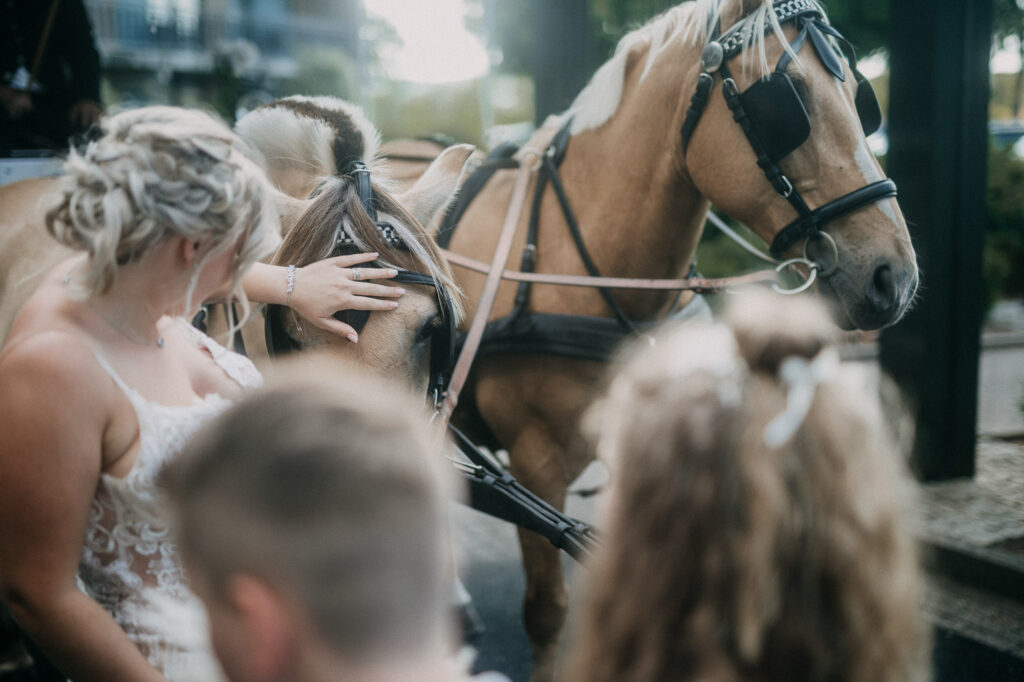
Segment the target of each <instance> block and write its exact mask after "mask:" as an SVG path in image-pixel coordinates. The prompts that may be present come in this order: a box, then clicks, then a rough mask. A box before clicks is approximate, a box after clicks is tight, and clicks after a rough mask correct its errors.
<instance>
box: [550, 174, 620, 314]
mask: <svg viewBox="0 0 1024 682" xmlns="http://www.w3.org/2000/svg"><path fill="white" fill-rule="evenodd" d="M544 165H545V166H546V167H547V169H548V175H550V177H551V187H552V188H553V189H554V190H555V196H557V197H558V203H559V204H561V206H562V213H564V214H565V222H566V223H568V225H569V233H570V234H571V235H572V240H573V242H575V244H576V250H577V251H578V252H579V254H580V259H581V260H582V261H583V265H584V267H585V268H586V269H587V272H588V273H589V274H590V276H591V277H595V278H601V271H600V270H599V269H598V267H597V264H596V263H594V259H593V258H591V257H590V252H589V251H588V250H587V246H586V244H585V243H584V242H583V235H582V234H581V233H580V226H579V222H578V221H577V220H576V215H575V214H574V213H573V210H572V206H571V205H570V204H569V197H568V196H567V195H566V193H565V187H564V186H563V185H562V178H561V177H559V175H558V169H557V168H556V167H555V165H554V161H553V160H552V159H551V158H550V157H547V156H545V157H544ZM598 293H600V294H601V298H603V299H604V300H605V303H607V304H608V307H609V308H611V311H612V314H613V315H615V319H617V320H618V321H619V324H620V325H622V328H623V329H625V330H626V331H628V332H631V333H632V332H634V331H636V330H635V327H634V326H633V323H632V322H631V321H630V319H629V318H628V317H626V313H624V312H623V310H622V308H621V307H619V303H618V301H616V300H615V296H614V295H613V294H612V292H611V291H609V290H608V289H607V288H606V287H598Z"/></svg>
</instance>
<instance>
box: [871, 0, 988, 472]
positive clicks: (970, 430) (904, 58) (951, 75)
mask: <svg viewBox="0 0 1024 682" xmlns="http://www.w3.org/2000/svg"><path fill="white" fill-rule="evenodd" d="M890 12H891V19H892V27H891V34H890V45H889V53H890V56H889V66H890V69H891V71H890V73H891V81H890V82H891V86H890V88H891V94H890V104H889V139H890V145H889V157H888V172H889V175H890V176H892V178H893V179H894V180H895V181H896V183H897V185H899V189H900V204H901V205H902V207H903V211H904V213H905V214H906V217H907V222H908V223H909V224H910V233H911V236H912V237H913V240H914V247H915V248H916V249H917V253H918V260H919V263H920V265H921V273H922V280H921V281H922V287H921V290H920V293H919V296H920V302H919V304H918V306H917V307H916V309H915V310H913V311H912V312H911V313H910V314H909V315H908V316H907V317H906V319H904V320H903V321H902V322H900V323H899V324H898V325H896V326H895V327H893V328H892V329H887V330H886V331H885V332H884V333H883V334H882V340H881V360H882V366H883V367H884V368H885V370H886V371H888V372H889V373H890V374H892V375H893V376H894V377H895V378H896V380H897V381H898V382H899V384H900V385H901V387H902V388H903V389H904V391H905V392H906V394H907V397H908V398H909V401H910V407H911V409H912V411H913V413H914V415H915V416H916V418H917V440H916V443H915V452H914V468H915V470H916V471H917V473H918V474H919V475H920V477H921V478H923V479H925V480H936V479H946V478H954V477H958V476H971V475H973V474H974V452H975V445H976V430H977V392H978V352H979V331H980V326H981V312H982V311H981V301H982V293H981V290H982V286H981V253H982V240H983V237H984V232H985V217H986V214H985V210H986V209H985V172H986V160H987V149H988V141H987V132H986V128H987V121H988V99H989V87H988V77H989V72H988V60H989V49H990V44H991V34H992V2H991V1H988V0H891V1H890Z"/></svg>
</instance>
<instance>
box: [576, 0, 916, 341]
mask: <svg viewBox="0 0 1024 682" xmlns="http://www.w3.org/2000/svg"><path fill="white" fill-rule="evenodd" d="M698 55H700V58H699V59H698V58H697V56H698ZM602 72H604V73H602ZM573 110H574V111H573V112H572V113H575V115H576V119H575V120H574V123H573V132H574V133H575V132H581V131H583V130H587V129H594V128H599V127H600V126H602V125H604V124H605V123H606V122H607V124H609V125H615V123H616V120H619V121H629V122H630V123H629V125H630V126H632V128H633V129H634V130H644V129H649V128H650V127H651V121H652V117H655V116H658V117H660V120H661V121H663V122H666V123H668V124H669V125H668V126H667V132H666V134H667V135H668V136H669V140H670V141H671V143H672V147H671V148H672V149H674V152H673V153H672V156H671V159H670V160H668V161H667V162H666V163H664V164H658V166H657V168H656V172H660V173H662V174H663V175H664V176H671V181H672V182H673V183H675V184H674V187H677V188H678V187H682V188H683V189H682V191H681V194H682V195H686V196H689V195H690V194H696V195H699V197H703V199H704V200H706V201H709V202H710V203H712V204H714V205H715V206H716V207H717V208H718V209H720V210H721V211H723V212H724V213H726V214H728V215H730V216H732V217H733V218H736V219H737V220H740V221H742V222H743V223H745V224H746V225H748V226H749V227H750V228H751V229H752V230H753V231H754V232H756V233H757V234H758V235H759V236H760V237H761V238H763V239H764V240H765V241H766V242H767V243H769V244H771V245H772V247H773V248H772V251H773V255H774V256H775V257H776V258H793V257H799V256H803V255H805V253H806V257H807V258H808V259H809V260H811V261H814V262H816V263H818V273H817V274H818V275H819V277H818V279H819V281H820V291H821V292H822V293H824V294H825V296H826V298H827V299H829V301H830V303H831V307H832V309H833V312H834V314H835V317H836V320H837V322H838V323H839V324H840V325H842V326H844V327H859V328H862V329H872V328H878V327H883V326H886V325H889V324H892V323H894V322H896V321H897V320H899V319H900V317H901V316H902V315H903V313H904V312H905V311H906V310H907V308H908V306H909V305H910V302H911V300H912V299H913V297H914V294H915V292H916V289H917V282H918V271H917V265H916V262H915V254H914V250H913V247H912V245H911V241H910V236H909V233H908V231H907V226H906V223H905V221H904V219H903V216H902V214H901V212H900V208H899V206H898V204H897V202H896V199H895V185H893V184H892V183H891V181H888V180H887V179H886V177H885V174H884V172H883V171H882V169H881V167H880V165H879V164H878V162H877V160H876V159H875V157H874V155H873V154H872V153H871V151H870V149H869V148H868V144H867V141H866V135H865V133H870V132H871V131H872V130H873V129H874V128H877V126H878V124H879V122H880V112H879V110H878V105H877V102H876V101H875V99H874V93H873V92H872V91H871V86H870V84H869V83H868V82H867V80H866V79H865V78H864V77H863V76H862V75H861V74H860V73H859V71H857V68H856V57H855V55H854V54H853V50H852V47H851V46H850V44H849V43H848V42H847V41H846V40H845V38H843V37H842V35H841V34H840V33H839V32H838V31H837V30H836V29H835V28H833V27H832V26H831V25H830V24H829V23H828V20H827V18H826V15H825V12H824V10H823V9H822V7H821V6H820V4H819V3H818V2H816V1H815V0H786V1H785V2H782V1H779V0H776V1H775V2H772V0H696V1H695V2H690V3H684V4H682V5H680V6H678V7H675V8H673V9H672V10H669V11H668V12H667V13H665V14H664V15H662V16H661V17H658V18H656V19H654V20H652V21H651V22H649V23H648V24H647V25H646V26H644V27H642V28H641V29H638V30H637V31H634V32H633V33H631V34H629V35H627V36H626V37H625V38H623V40H622V42H620V45H619V48H618V50H617V52H616V55H615V57H613V58H612V59H611V60H610V61H609V62H608V63H606V64H605V65H604V66H603V67H602V69H601V70H600V71H599V72H598V73H597V75H595V77H594V80H593V81H591V84H590V85H589V86H588V88H587V89H585V90H584V91H583V93H581V95H580V97H579V98H578V100H577V103H576V104H574V106H573ZM613 114H614V116H613ZM645 117H646V120H647V123H646V124H645V122H644V121H645ZM680 131H682V140H681V142H682V144H680V137H679V134H680ZM652 144H653V143H652ZM661 144H662V145H663V147H662V149H664V148H665V147H664V145H665V144H666V143H665V142H664V141H661ZM638 153H639V152H638ZM635 161H636V162H637V163H642V161H641V160H640V159H636V160H635ZM646 165H647V166H650V165H651V164H650V162H647V163H646ZM680 178H681V181H680ZM666 182H668V181H666ZM676 192H677V194H678V193H680V190H678V189H677V190H676ZM680 201H684V199H680ZM685 201H686V202H688V203H687V205H688V206H689V205H692V197H691V198H690V199H685ZM790 226H792V227H790ZM780 235H781V236H780Z"/></svg>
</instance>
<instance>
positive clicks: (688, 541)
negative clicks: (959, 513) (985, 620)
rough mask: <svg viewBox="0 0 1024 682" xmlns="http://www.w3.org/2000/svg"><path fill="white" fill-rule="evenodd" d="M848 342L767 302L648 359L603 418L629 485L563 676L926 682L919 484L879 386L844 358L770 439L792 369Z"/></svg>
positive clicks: (606, 448) (823, 318)
mask: <svg viewBox="0 0 1024 682" xmlns="http://www.w3.org/2000/svg"><path fill="white" fill-rule="evenodd" d="M834 335H835V331H834V329H833V328H832V327H831V324H830V323H829V322H828V317H827V314H826V312H825V310H824V309H823V308H821V307H820V306H819V305H817V304H816V303H814V302H812V301H810V300H802V301H792V300H789V301H780V300H779V299H778V297H772V296H754V297H753V298H747V299H744V300H741V301H739V302H738V303H737V304H736V305H735V306H734V307H733V309H732V311H731V313H730V314H729V315H728V316H727V322H726V324H716V325H702V326H691V327H686V326H683V327H674V328H671V329H669V330H667V331H665V332H664V333H663V334H662V335H661V336H659V337H658V339H657V343H656V345H655V346H654V347H651V348H634V349H633V353H634V354H633V356H632V357H631V359H630V360H629V361H628V362H627V363H626V364H625V366H624V367H623V368H622V371H621V372H620V373H619V374H618V375H617V376H616V377H615V378H614V379H613V381H612V384H611V386H610V389H609V391H608V393H607V396H606V397H605V398H604V399H603V401H601V402H600V403H599V404H598V405H597V406H595V408H594V410H593V411H592V414H591V415H589V419H590V423H591V424H593V426H594V430H595V431H596V440H597V447H598V451H599V453H600V454H601V455H602V456H603V458H605V459H606V460H608V461H609V465H610V467H611V468H612V470H613V484H612V490H611V493H610V497H611V499H610V500H609V501H608V508H607V510H606V511H607V514H606V519H605V525H604V530H605V540H606V544H605V548H604V551H603V552H601V553H600V554H599V555H598V556H597V558H596V559H595V562H594V565H593V567H592V568H593V570H592V571H591V572H590V575H589V576H588V577H589V578H590V581H589V583H588V587H589V588H590V591H589V593H588V594H587V596H586V598H585V604H584V607H583V612H582V614H581V619H580V622H579V627H578V629H577V642H576V644H577V646H576V647H575V650H574V652H573V655H572V656H571V660H570V662H569V663H570V665H569V673H570V674H569V676H568V677H567V679H569V680H575V681H580V682H582V681H584V680H585V681H586V682H605V681H607V682H619V681H621V680H630V681H632V682H661V681H664V680H708V681H714V682H725V681H741V680H759V681H761V682H776V681H779V682H781V681H784V680H797V679H799V680H805V681H808V682H817V681H821V682H825V681H829V682H897V681H899V682H905V681H906V680H908V679H915V678H916V677H918V676H919V675H921V676H923V675H924V671H925V669H926V666H925V665H924V663H923V659H922V657H921V654H922V653H923V651H924V647H923V640H924V632H925V630H924V627H923V625H922V622H921V620H920V617H919V612H920V611H919V607H920V605H919V566H918V559H917V553H916V549H915V545H914V543H913V541H912V540H911V538H910V536H909V533H908V530H907V527H906V525H905V522H904V513H905V509H906V506H907V501H908V496H909V495H910V494H912V488H911V484H910V481H909V477H908V476H907V475H906V474H905V467H904V463H903V461H902V458H901V457H900V456H899V453H898V448H897V447H896V446H895V445H894V439H893V435H894V433H893V430H892V429H891V428H890V424H889V422H888V420H887V419H886V418H885V417H884V415H883V410H882V409H880V404H879V400H878V393H877V392H875V391H874V390H873V388H872V384H875V386H877V381H875V380H873V379H872V378H871V377H870V376H869V375H868V372H867V369H866V368H865V367H863V366H855V365H852V364H844V365H838V364H837V365H835V366H834V372H833V373H832V376H831V378H829V379H827V380H824V381H822V382H821V383H819V384H818V385H817V387H816V389H815V393H814V400H813V403H812V404H811V406H810V409H809V411H808V412H807V414H806V416H805V417H804V418H803V419H802V420H801V421H796V422H794V423H793V428H794V430H793V431H791V432H790V435H789V437H788V439H786V440H785V442H782V444H781V445H778V444H769V442H766V441H770V440H771V439H768V438H767V437H766V427H767V426H768V425H769V424H770V423H773V422H775V421H776V418H777V417H778V416H779V415H780V413H782V412H783V411H784V410H786V409H787V404H788V402H789V393H788V390H787V386H786V385H785V384H784V382H783V381H782V380H781V379H780V367H781V366H782V365H783V363H784V361H785V360H786V359H787V358H792V357H797V358H803V359H807V360H810V359H812V358H816V357H820V356H819V353H821V352H822V351H823V350H826V349H828V348H829V346H830V345H831V344H832V342H833V341H834Z"/></svg>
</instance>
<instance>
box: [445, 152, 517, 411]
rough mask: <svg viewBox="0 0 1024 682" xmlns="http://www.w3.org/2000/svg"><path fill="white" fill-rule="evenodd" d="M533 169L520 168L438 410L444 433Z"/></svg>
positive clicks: (487, 314) (505, 259)
mask: <svg viewBox="0 0 1024 682" xmlns="http://www.w3.org/2000/svg"><path fill="white" fill-rule="evenodd" d="M531 174H532V170H531V168H530V166H527V165H520V166H519V173H518V175H517V176H516V182H515V185H514V186H513V189H512V198H511V199H510V200H509V207H508V212H507V213H506V214H505V223H504V225H502V227H501V234H500V236H499V237H498V245H497V247H496V248H495V249H494V257H493V259H492V260H491V269H490V272H488V273H487V279H486V281H485V282H484V288H483V291H482V292H481V293H480V302H479V303H478V304H477V309H476V313H475V314H474V315H473V322H472V323H471V324H470V326H469V331H468V332H467V333H466V342H465V345H464V346H463V348H462V352H461V353H460V354H459V359H458V361H457V362H456V363H455V369H454V370H453V371H452V378H451V382H450V383H449V385H448V391H447V392H446V393H445V395H444V401H443V402H442V403H441V405H440V407H439V409H438V418H439V419H440V427H441V431H443V430H444V427H445V426H447V425H448V421H449V420H450V419H451V416H452V411H453V410H454V409H455V406H456V405H457V404H458V402H459V393H460V392H461V391H462V387H463V386H465V384H466V379H467V378H468V377H469V370H470V367H471V366H472V364H473V358H474V357H475V356H476V351H477V349H478V348H479V347H480V339H481V337H483V334H484V327H486V326H487V318H488V317H490V314H491V308H492V307H493V306H494V299H495V297H496V296H497V295H498V285H499V284H501V272H502V270H504V268H505V265H506V263H508V257H509V254H510V253H511V251H512V240H513V239H514V238H515V234H516V227H517V226H518V225H519V218H520V216H521V215H522V212H523V204H524V203H526V191H527V189H529V186H530V175H531Z"/></svg>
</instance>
